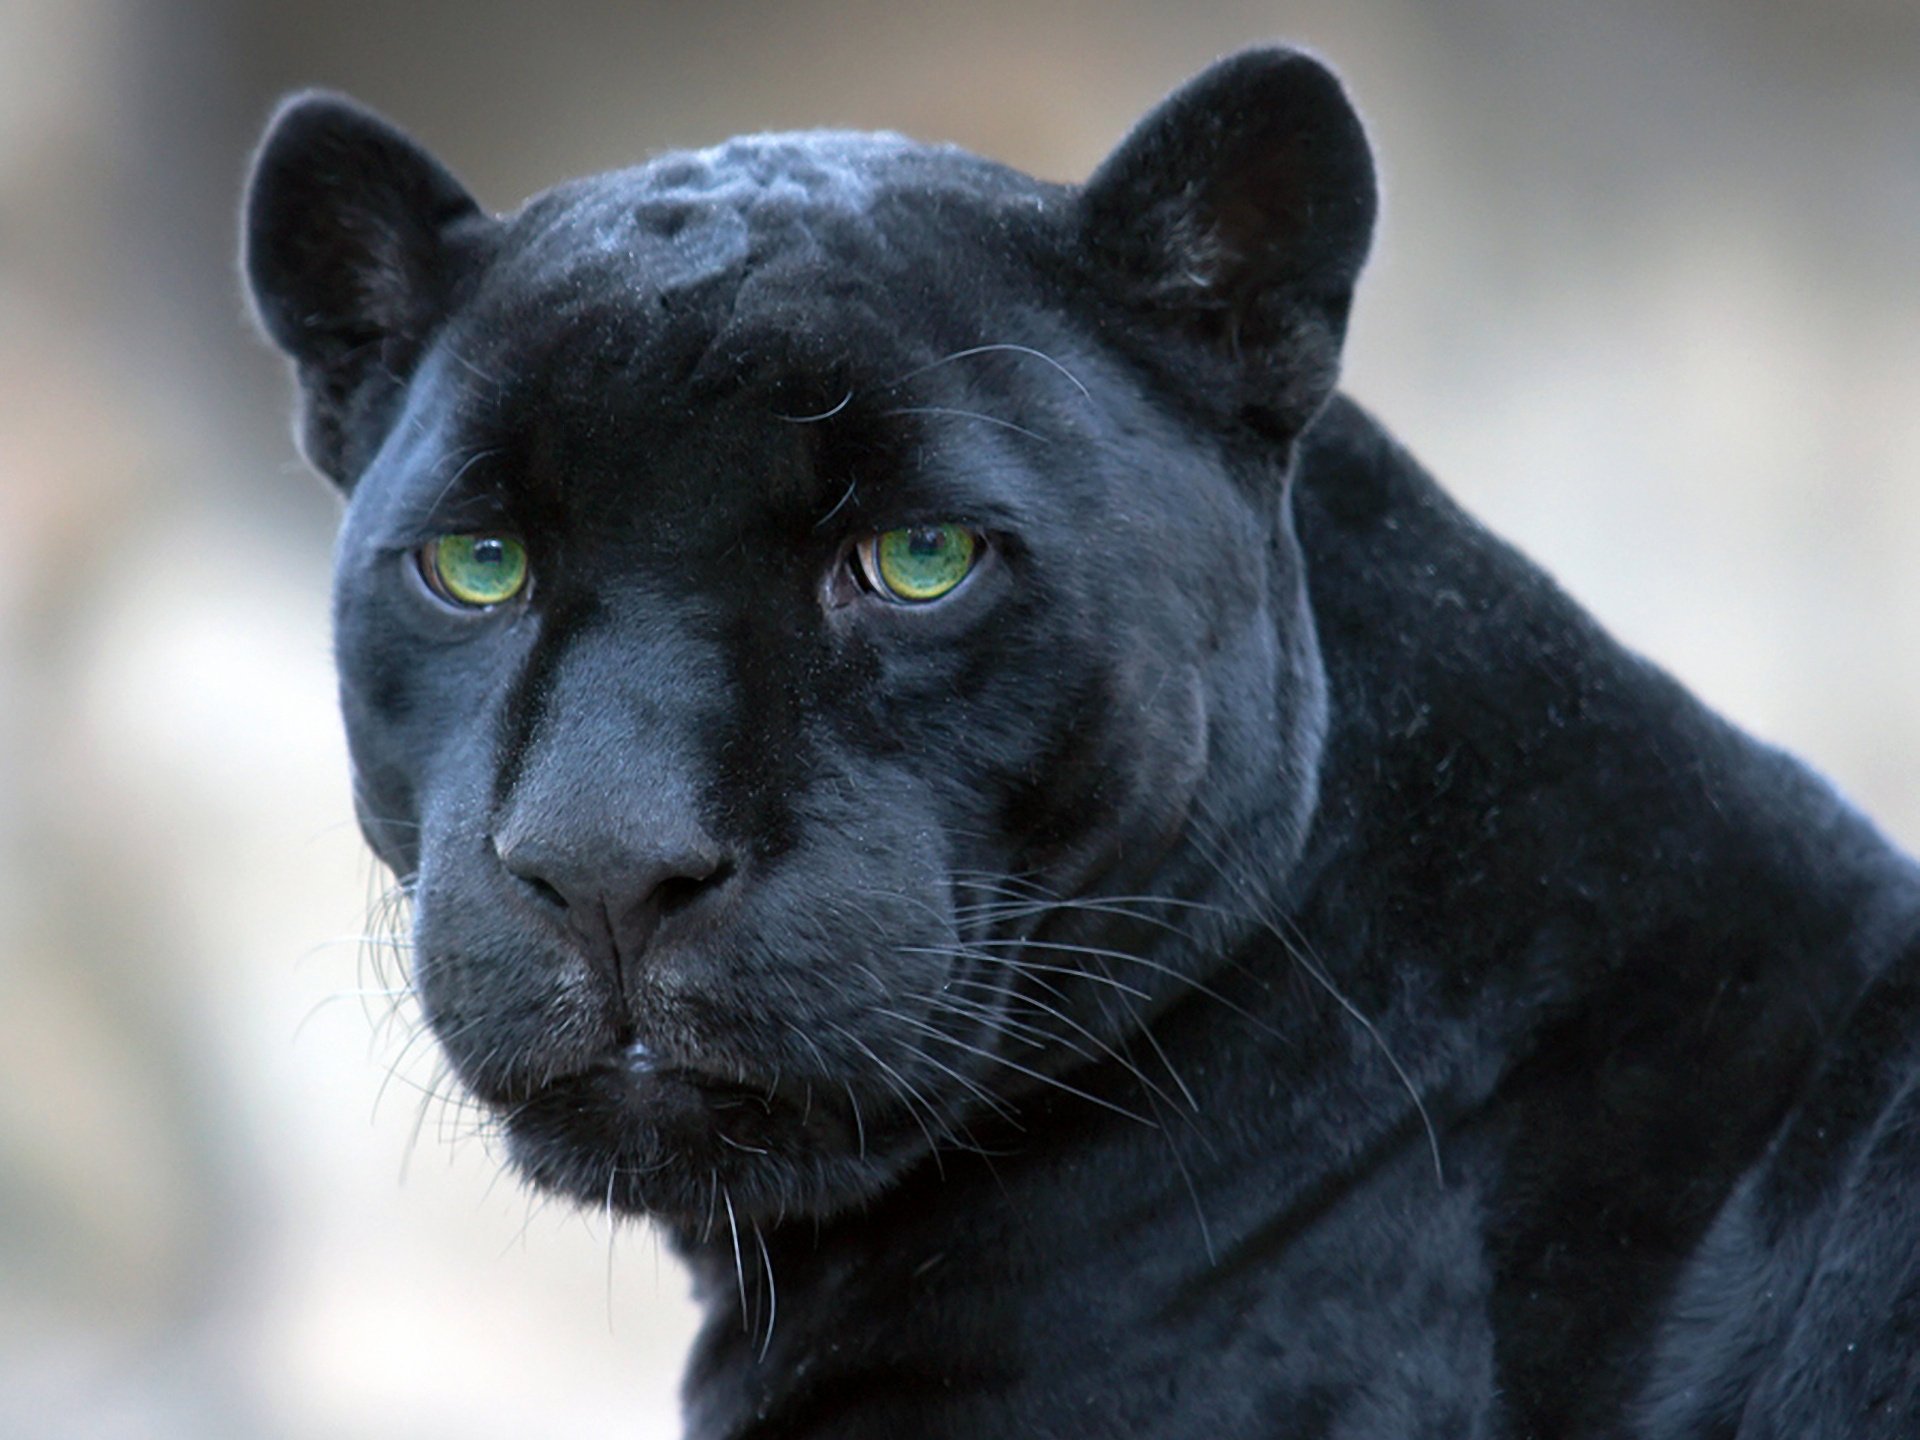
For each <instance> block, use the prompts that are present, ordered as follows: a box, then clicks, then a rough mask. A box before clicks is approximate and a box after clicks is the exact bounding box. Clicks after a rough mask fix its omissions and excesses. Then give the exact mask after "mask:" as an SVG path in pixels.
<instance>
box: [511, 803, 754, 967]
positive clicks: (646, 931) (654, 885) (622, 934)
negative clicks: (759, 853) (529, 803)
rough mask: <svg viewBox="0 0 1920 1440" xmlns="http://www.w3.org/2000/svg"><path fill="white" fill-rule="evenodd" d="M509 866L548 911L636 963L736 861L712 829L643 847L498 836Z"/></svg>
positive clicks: (573, 838)
mask: <svg viewBox="0 0 1920 1440" xmlns="http://www.w3.org/2000/svg"><path fill="white" fill-rule="evenodd" d="M493 848H494V853H495V854H496V855H498V856H499V857H500V864H501V867H502V868H503V869H504V870H505V871H506V872H507V874H508V875H510V876H512V877H513V878H514V880H515V881H517V882H518V883H519V886H520V888H521V889H522V890H523V891H524V892H525V893H526V894H528V895H529V896H531V897H532V898H533V899H534V900H535V901H536V902H537V903H538V904H540V905H541V906H542V907H543V908H545V909H547V910H549V911H550V912H552V913H554V914H555V915H556V916H560V917H564V918H565V920H566V921H567V922H568V923H569V924H570V925H572V926H573V927H574V928H575V929H576V930H577V931H579V932H580V933H581V935H582V936H583V937H584V938H586V939H588V940H589V941H598V940H608V941H611V942H612V946H613V949H614V952H615V954H616V955H617V956H619V957H620V958H622V959H624V960H632V959H633V958H635V957H636V956H638V954H639V953H640V952H641V951H642V950H644V949H645V948H646V946H647V944H648V942H649V941H650V940H651V939H652V938H653V933H654V931H655V930H657V929H658V928H659V925H660V922H661V921H662V920H664V919H665V918H666V917H667V916H669V915H671V914H673V913H674V912H676V911H678V910H683V909H685V908H686V907H687V906H689V905H691V904H693V903H694V902H695V901H697V900H698V899H700V898H701V897H702V896H704V895H706V894H707V893H708V892H709V891H712V890H715V889H717V888H718V887H719V886H721V885H722V884H724V883H725V881H726V879H727V877H728V876H729V875H731V874H732V873H733V869H734V866H733V862H732V861H731V860H730V859H729V858H728V857H727V855H726V852H725V851H724V850H723V849H722V848H721V847H720V846H719V845H718V844H716V843H715V842H714V841H713V839H712V838H711V837H710V836H708V835H707V834H706V833H705V832H704V831H699V830H695V829H688V830H686V831H684V832H682V833H679V834H669V835H661V836H658V837H656V838H655V840H654V841H653V842H652V843H647V844H637V843H633V842H623V841H618V840H614V839H611V838H608V837H604V836H601V837H592V838H589V837H582V836H578V835H560V834H554V833H551V832H547V833H534V834H517V835H514V834H503V835H496V836H495V837H494V841H493Z"/></svg>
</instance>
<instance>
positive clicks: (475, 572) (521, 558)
mask: <svg viewBox="0 0 1920 1440" xmlns="http://www.w3.org/2000/svg"><path fill="white" fill-rule="evenodd" d="M419 554H420V572H421V574H422V575H423V576H425V577H426V581H427V584H428V586H429V587H430V588H431V589H432V590H433V592H434V593H435V594H437V595H439V596H440V597H441V598H442V599H443V600H451V601H452V602H453V603H454V604H456V605H464V606H468V607H471V608H474V609H486V608H488V607H489V606H493V605H500V604H503V603H505V602H506V601H508V600H511V599H513V598H514V596H516V595H518V594H519V593H520V592H521V591H522V590H524V589H525V588H526V584H527V551H526V547H525V546H524V545H522V544H521V543H520V542H519V541H518V540H515V539H513V538H512V537H511V536H508V535H442V536H441V537H440V538H439V539H438V540H435V541H432V542H430V543H429V544H427V545H426V546H425V547H423V548H422V549H421V551H420V552H419Z"/></svg>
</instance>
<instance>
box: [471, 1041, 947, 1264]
mask: <svg viewBox="0 0 1920 1440" xmlns="http://www.w3.org/2000/svg"><path fill="white" fill-rule="evenodd" d="M496 1109H497V1110H498V1112H499V1114H500V1117H501V1119H502V1122H503V1123H504V1126H505V1129H506V1134H507V1143H508V1152H509V1154H510V1156H511V1158H512V1160H513V1162H514V1164H515V1165H516V1166H517V1167H518V1169H519V1170H520V1172H521V1173H522V1174H523V1175H524V1176H525V1177H526V1178H527V1179H528V1181H530V1182H531V1183H532V1184H533V1185H535V1186H536V1187H538V1188H540V1189H542V1190H547V1191H551V1192H553V1193H555V1194H558V1195H562V1196H565V1197H567V1198H569V1199H571V1200H574V1201H577V1202H579V1203H581V1204H584V1205H590V1206H592V1207H594V1208H596V1209H611V1210H615V1211H619V1212H622V1213H626V1214H635V1215H639V1214H644V1215H650V1216H652V1217H654V1218H656V1219H659V1220H662V1221H664V1222H666V1223H667V1224H668V1225H669V1226H672V1227H676V1228H679V1229H682V1230H689V1231H692V1232H693V1233H700V1232H702V1231H704V1230H706V1229H710V1228H711V1227H712V1226H713V1225H715V1224H716V1223H720V1224H724V1223H726V1221H727V1220H728V1218H729V1212H731V1215H732V1217H733V1218H734V1219H735V1220H736V1221H738V1220H749V1219H751V1220H759V1219H765V1218H772V1217H775V1216H780V1215H803V1214H811V1215H827V1214H831V1213H834V1212H836V1211H839V1210H843V1209H845V1208H847V1207H849V1206H851V1205H854V1204H857V1203H859V1202H860V1201H862V1200H864V1199H865V1198H867V1197H868V1196H869V1195H871V1194H872V1193H874V1192H875V1191H876V1190H878V1189H879V1188H881V1187H883V1186H884V1185H885V1184H886V1183H888V1181H889V1180H890V1179H891V1178H892V1177H893V1176H894V1175H895V1174H896V1173H897V1172H898V1171H899V1169H900V1168H901V1167H902V1165H903V1164H904V1163H906V1162H907V1160H909V1159H910V1158H911V1157H910V1155H909V1154H908V1153H907V1151H908V1150H909V1149H910V1146H909V1145H908V1143H907V1141H906V1137H905V1135H904V1134H898V1133H894V1134H892V1135H891V1137H890V1136H889V1134H888V1133H886V1132H883V1131H882V1130H880V1129H876V1128H874V1127H873V1125H872V1119H873V1118H877V1117H868V1116H865V1115H863V1114H862V1113H861V1111H860V1110H858V1109H857V1108H856V1106H855V1102H854V1101H853V1100H852V1099H851V1098H850V1097H849V1096H848V1095H847V1094H846V1093H845V1092H844V1091H841V1090H839V1089H837V1088H836V1089H834V1090H831V1091H829V1090H826V1089H824V1088H823V1087H822V1086H821V1085H819V1084H814V1083H810V1082H807V1081H805V1080H778V1081H771V1082H768V1083H766V1084H764V1085H756V1084H752V1083H745V1082H742V1081H740V1080H737V1079H734V1078H730V1077H724V1076H721V1075H718V1074H715V1073H711V1072H708V1071H703V1070H701V1069H697V1068H694V1067H691V1066H685V1065H674V1064H661V1063H658V1062H657V1061H656V1060H655V1058H654V1057H652V1056H650V1055H648V1054H647V1053H646V1052H645V1051H644V1050H642V1049H641V1048H640V1047H638V1046H634V1047H631V1048H630V1049H628V1050H627V1051H625V1052H622V1053H621V1054H620V1055H619V1056H618V1057H616V1058H610V1059H609V1060H607V1061H605V1062H603V1063H600V1064H597V1065H594V1066H592V1067H590V1068H589V1069H586V1070H583V1071H581V1072H579V1073H577V1074H573V1075H566V1076H562V1077H560V1078H558V1079H556V1080H553V1081H551V1082H549V1083H547V1084H545V1085H542V1086H540V1087H539V1088H538V1089H537V1090H535V1091H534V1092H533V1093H531V1094H530V1095H527V1096H524V1097H521V1098H519V1099H518V1100H516V1101H514V1102H513V1103H508V1104H498V1105H496ZM891 1129H892V1127H887V1130H888V1131H891ZM890 1138H891V1142H892V1143H889V1139H890Z"/></svg>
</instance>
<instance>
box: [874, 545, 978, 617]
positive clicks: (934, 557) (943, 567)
mask: <svg viewBox="0 0 1920 1440" xmlns="http://www.w3.org/2000/svg"><path fill="white" fill-rule="evenodd" d="M980 548H981V541H980V537H979V536H978V535H976V534H975V533H974V532H973V531H972V530H969V529H967V528H966V527H965V526H964V525H915V526H911V527H909V528H907V529H902V530H884V531H882V532H881V533H880V534H878V535H875V536H873V537H872V538H871V539H869V540H867V541H865V542H863V544H862V545H861V547H860V550H859V556H860V563H861V565H862V567H863V568H864V569H865V570H866V574H867V580H868V582H869V583H870V584H871V585H872V586H873V588H874V589H875V590H877V591H879V592H880V593H881V594H883V595H887V596H891V597H892V598H893V599H895V600H900V601H905V602H906V603H908V604H914V605H919V604H925V603H926V602H927V601H929V600H938V599H940V598H941V597H942V596H943V595H945V594H947V593H948V592H949V591H951V590H953V589H954V588H955V587H956V586H958V585H959V584H960V582H961V581H962V580H964V579H966V578H967V574H968V572H969V571H971V570H972V569H973V566H974V562H975V561H977V560H978V559H979V558H980Z"/></svg>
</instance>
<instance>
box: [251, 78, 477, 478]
mask: <svg viewBox="0 0 1920 1440" xmlns="http://www.w3.org/2000/svg"><path fill="white" fill-rule="evenodd" d="M241 223H242V233H241V250H242V254H241V269H242V271H243V272H244V273H245V275H246V279H247V285H248V288H249V290H250V291H251V292H252V297H253V304H254V310H255V313H256V314H257V315H258V316H259V319H260V327H261V329H263V330H265V331H266V332H267V335H268V336H269V337H270V338H271V339H272V340H273V341H274V343H275V344H277V345H278V346H279V347H280V348H281V349H282V350H284V351H286V353H287V355H288V356H289V357H291V358H292V360H293V362H294V366H295V369H296V372H297V373H298V375H299V378H300V388H301V397H302V402H303V403H302V424H301V446H302V448H303V449H304V450H305V451H306V453H307V458H308V459H309V460H311V461H312V462H313V464H314V465H315V467H316V468H318V469H319V470H320V471H321V472H322V473H323V474H325V475H327V476H328V477H330V478H331V479H332V480H333V481H334V482H335V483H336V484H338V485H339V486H341V487H342V488H343V489H351V488H352V487H353V483H354V481H355V479H357V478H358V476H359V473H360V471H361V469H362V468H363V467H364V466H365V465H366V463H367V461H368V460H369V459H370V458H371V457H372V454H373V452H374V450H375V449H376V448H377V447H378V445H379V442H380V441H381V439H382V438H384V435H385V431H386V427H387V425H388V424H390V423H391V421H392V418H393V411H394V408H395V406H396V404H397V402H398V399H399V397H400V395H401V393H402V392H403V391H404V389H405V386H406V382H407V380H408V379H409V378H410V376H411V375H412V372H413V368H414V366H415V364H416V363H417V362H418V361H419V359H420V357H421V355H422V353H423V351H424V350H425V347H426V344H427V341H428V340H429V339H430V338H431V336H432V335H433V333H434V331H435V330H436V329H437V328H438V327H439V325H440V323H441V321H443V320H444V319H445V318H446V315H447V311H448V308H449V306H450V303H451V301H452V297H453V294H454V292H455V290H456V288H457V287H458V285H459V284H460V282H461V281H462V279H463V278H464V277H465V276H466V275H467V274H468V273H469V272H470V271H471V270H472V269H473V268H474V267H475V266H476V264H477V263H478V261H479V259H480V257H481V255H482V253H483V251H484V249H485V241H486V240H487V239H488V238H489V233H490V231H491V229H492V228H493V222H492V221H491V220H489V219H488V217H487V216H486V215H485V214H483V213H482V211H481V209H480V207H479V205H478V204H476V203H475V201H474V199H473V197H472V196H471V195H470V194H468V192H467V190H466V188H465V187H464V186H462V185H461V184H460V182H459V181H458V180H456V179H454V178H453V176H452V175H451V174H449V173H448V172H447V170H446V169H445V167H443V166H442V165H441V164H440V162H439V161H437V160H435V159H434V158H433V157H432V156H430V155H428V154H427V153H426V152H425V151H424V150H422V149H421V148H420V147H419V146H418V145H416V144H415V143H414V142H413V141H412V140H411V139H409V138H408V137H407V136H406V135H405V134H403V133H402V132H401V131H400V130H398V129H396V128H395V127H394V126H393V125H391V124H389V123H388V122H387V121H385V120H383V119H381V118H380V117H379V116H377V115H375V114H374V113H373V112H372V111H370V110H368V109H366V108H365V107H364V106H361V105H359V104H358V103H356V102H355V101H352V100H349V99H347V98H346V97H345V96H343V95H332V94H328V93H326V92H324V91H313V92H309V93H307V94H303V95H295V96H293V97H292V98H291V99H289V100H287V101H286V102H285V103H283V104H282V105H281V107H280V109H279V111H278V113H276V114H275V115H274V117H273V120H272V122H271V123H270V124H269V125H268V127H267V133H266V136H265V138H264V139H262V141H261V142H260V150H259V153H258V154H257V155H256V156H255V158H254V163H253V173H252V175H251V176H250V177H249V178H248V182H247V198H246V205H245V210H244V214H243V216H242V221H241Z"/></svg>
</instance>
